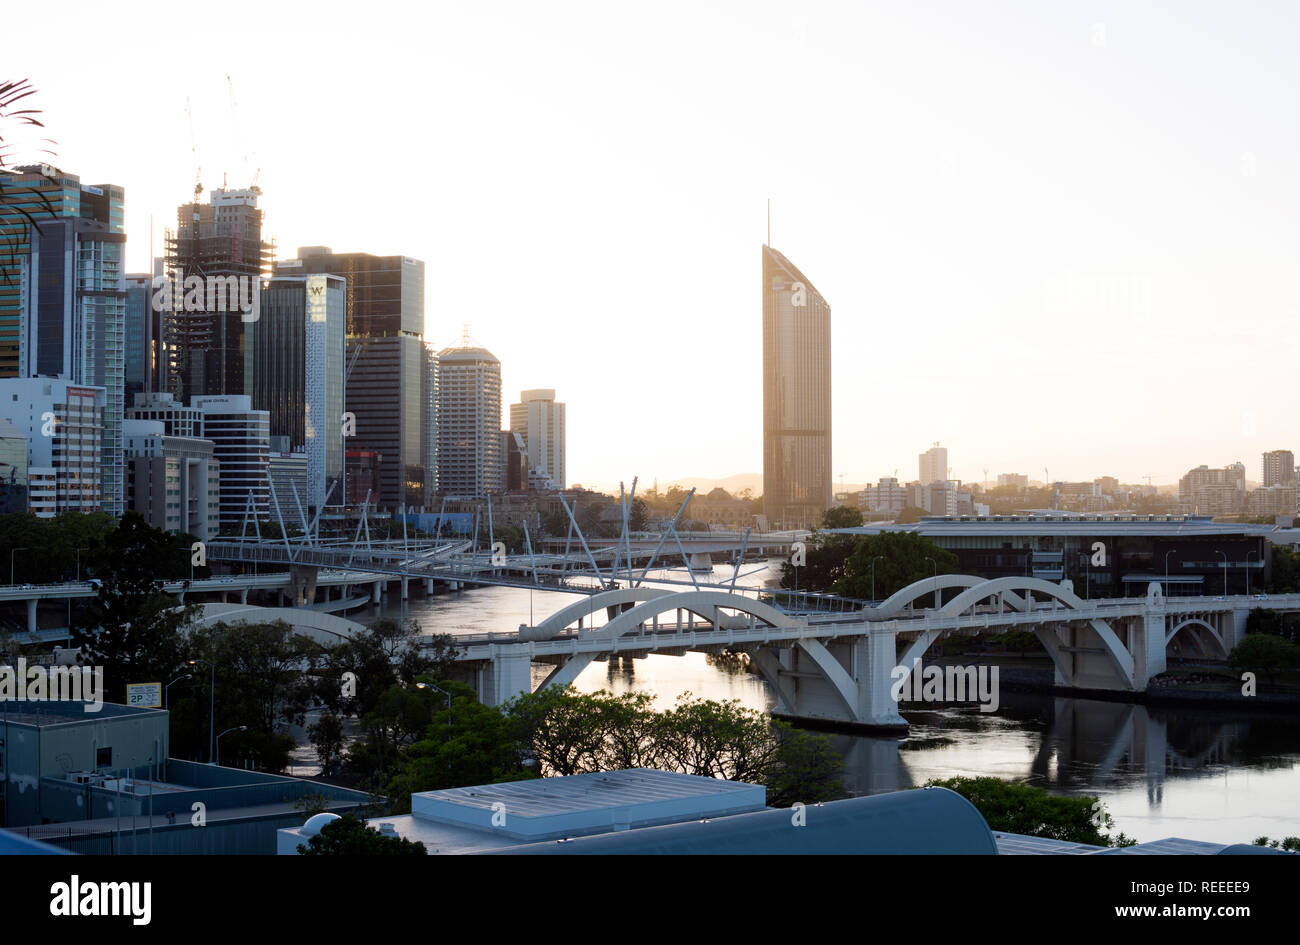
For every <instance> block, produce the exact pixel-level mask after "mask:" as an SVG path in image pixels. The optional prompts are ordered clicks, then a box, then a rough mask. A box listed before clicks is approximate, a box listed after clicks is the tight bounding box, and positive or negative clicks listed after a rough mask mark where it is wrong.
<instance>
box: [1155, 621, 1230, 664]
mask: <svg viewBox="0 0 1300 945" xmlns="http://www.w3.org/2000/svg"><path fill="white" fill-rule="evenodd" d="M1182 630H1188V631H1189V633H1190V635H1191V637H1192V639H1193V640H1195V641H1196V646H1197V648H1198V649H1200V650H1201V651H1202V652H1204V653H1205V655H1206V656H1214V654H1213V653H1211V652H1210V650H1211V647H1209V646H1207V645H1206V642H1207V637H1208V639H1209V641H1210V642H1212V643H1213V644H1214V647H1213V648H1215V649H1217V650H1218V651H1219V652H1218V657H1219V659H1227V658H1228V647H1227V645H1226V644H1225V643H1224V642H1223V637H1222V636H1221V635H1220V634H1219V631H1218V629H1216V628H1215V627H1214V625H1213V624H1211V623H1210V622H1209V621H1207V620H1205V619H1204V618H1203V617H1188V618H1187V619H1186V620H1183V621H1182V622H1181V623H1179V624H1178V625H1177V626H1175V627H1174V628H1173V629H1172V630H1170V631H1169V632H1168V633H1167V634H1166V635H1165V646H1169V645H1170V644H1171V643H1173V642H1174V637H1176V636H1178V634H1179V632H1180V631H1182Z"/></svg>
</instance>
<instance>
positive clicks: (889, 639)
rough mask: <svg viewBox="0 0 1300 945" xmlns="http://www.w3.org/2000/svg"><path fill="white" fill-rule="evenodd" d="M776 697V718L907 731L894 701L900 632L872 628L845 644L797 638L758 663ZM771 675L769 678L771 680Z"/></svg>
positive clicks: (904, 721)
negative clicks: (775, 656)
mask: <svg viewBox="0 0 1300 945" xmlns="http://www.w3.org/2000/svg"><path fill="white" fill-rule="evenodd" d="M755 664H756V665H757V666H758V667H759V670H760V672H762V673H763V675H764V676H766V677H768V681H769V682H771V683H772V684H773V687H774V688H775V689H776V690H777V692H778V694H779V702H778V705H777V708H776V709H775V710H774V712H773V714H774V715H780V716H784V717H786V718H789V719H791V720H792V721H806V722H821V723H829V724H833V725H843V726H847V727H853V728H866V729H876V730H887V731H906V730H907V721H906V720H905V719H904V718H903V717H902V716H901V715H900V714H899V713H898V702H897V701H896V700H895V699H894V693H893V689H894V677H893V675H892V674H893V670H894V667H895V666H897V665H898V634H897V633H896V632H894V631H893V630H885V629H883V628H881V629H874V628H873V629H872V630H871V631H870V632H869V633H866V634H863V635H862V636H858V637H854V638H846V639H845V640H843V641H840V640H833V641H829V642H825V643H823V642H821V641H818V640H813V639H808V640H800V641H799V642H798V643H797V644H796V645H795V646H793V647H790V648H789V649H785V650H782V651H781V652H780V655H779V656H778V657H777V658H776V659H775V660H772V659H756V660H755ZM773 676H774V677H775V679H773V678H772V677H773Z"/></svg>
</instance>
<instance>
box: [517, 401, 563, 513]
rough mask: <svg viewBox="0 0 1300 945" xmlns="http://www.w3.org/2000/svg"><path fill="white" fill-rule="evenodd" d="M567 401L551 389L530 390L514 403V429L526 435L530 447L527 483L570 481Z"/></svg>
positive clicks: (545, 484)
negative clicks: (566, 462)
mask: <svg viewBox="0 0 1300 945" xmlns="http://www.w3.org/2000/svg"><path fill="white" fill-rule="evenodd" d="M564 412H565V411H564V404H562V403H558V402H557V401H556V400H555V391H554V390H550V389H538V390H526V391H522V392H521V393H520V395H519V403H517V404H511V405H510V432H511V433H517V434H519V435H521V436H522V437H523V440H524V445H525V447H526V448H527V450H528V482H527V483H525V487H528V488H544V489H563V488H565V486H566V485H567V480H566V478H565V477H566V471H565V467H564Z"/></svg>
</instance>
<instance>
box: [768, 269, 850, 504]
mask: <svg viewBox="0 0 1300 945" xmlns="http://www.w3.org/2000/svg"><path fill="white" fill-rule="evenodd" d="M833 504H834V493H833V492H832V491H831V307H830V305H829V304H828V303H827V302H826V300H825V299H824V298H822V296H821V293H819V292H818V291H817V289H816V288H815V287H814V286H813V284H812V282H811V281H809V279H808V278H807V277H806V276H805V275H804V274H803V273H802V272H800V271H799V270H798V269H796V268H795V266H794V264H793V263H791V262H790V260H788V259H786V258H785V256H783V255H781V254H780V253H779V252H777V251H776V250H774V249H772V248H771V247H770V246H764V247H763V511H764V514H765V515H766V517H767V520H768V522H769V523H770V524H772V525H779V526H783V527H786V528H794V527H806V526H811V525H814V524H816V523H817V522H818V520H819V519H820V518H821V516H822V513H823V512H825V511H826V510H827V509H828V508H830V507H831V506H832V505H833Z"/></svg>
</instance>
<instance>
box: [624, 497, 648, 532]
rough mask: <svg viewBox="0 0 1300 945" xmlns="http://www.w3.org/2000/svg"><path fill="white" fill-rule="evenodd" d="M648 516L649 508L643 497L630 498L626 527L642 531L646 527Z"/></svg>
mask: <svg viewBox="0 0 1300 945" xmlns="http://www.w3.org/2000/svg"><path fill="white" fill-rule="evenodd" d="M649 518H650V508H649V506H647V505H646V502H645V499H642V498H639V497H638V498H636V499H633V500H632V508H630V509H629V510H628V513H627V527H628V529H629V530H630V531H634V532H643V531H645V529H646V522H647V521H649Z"/></svg>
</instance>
